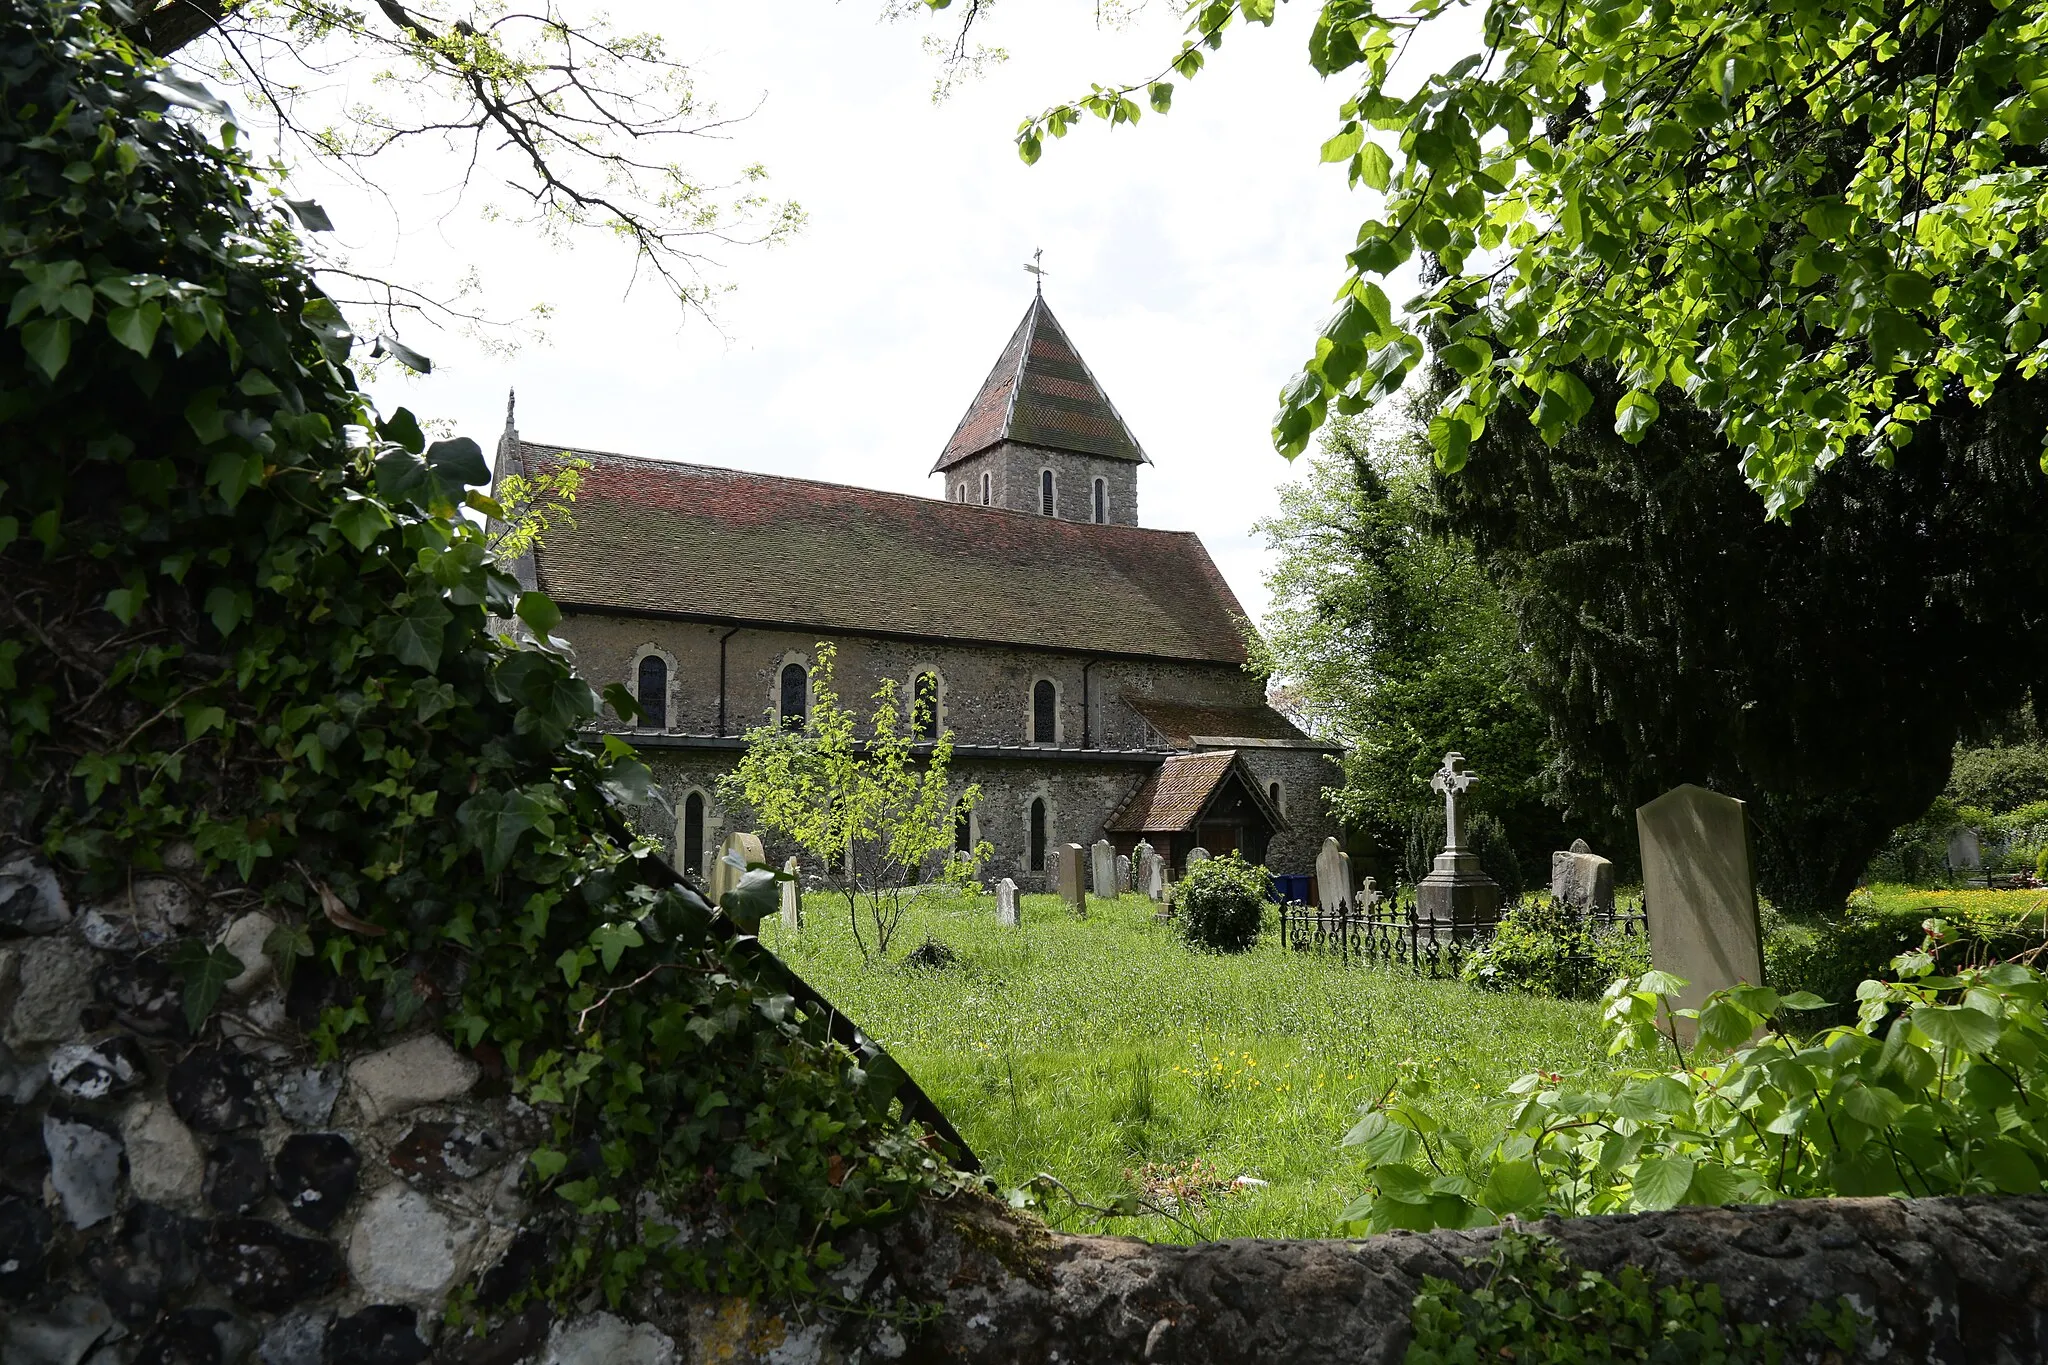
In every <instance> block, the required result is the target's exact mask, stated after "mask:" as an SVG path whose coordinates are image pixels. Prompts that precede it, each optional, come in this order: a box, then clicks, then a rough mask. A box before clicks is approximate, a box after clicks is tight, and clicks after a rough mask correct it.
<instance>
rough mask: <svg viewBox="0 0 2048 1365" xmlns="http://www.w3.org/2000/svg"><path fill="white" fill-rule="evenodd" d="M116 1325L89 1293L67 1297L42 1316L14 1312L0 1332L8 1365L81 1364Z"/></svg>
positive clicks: (0, 1355) (1, 1354)
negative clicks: (86, 1355)
mask: <svg viewBox="0 0 2048 1365" xmlns="http://www.w3.org/2000/svg"><path fill="white" fill-rule="evenodd" d="M113 1326H114V1315H113V1313H112V1312H111V1311H110V1310H109V1309H108V1308H107V1306H106V1305H105V1304H103V1303H101V1302H100V1301H99V1300H98V1299H95V1298H93V1297H91V1296H90V1295H87V1294H72V1295H68V1296H66V1297H65V1298H64V1299H62V1300H61V1301H60V1302H58V1304H57V1305H56V1306H55V1307H53V1308H51V1309H49V1310H47V1311H45V1312H41V1313H11V1314H9V1315H8V1317H7V1319H6V1326H5V1328H4V1329H0V1359H4V1360H5V1361H6V1365H78V1362H79V1361H81V1360H83V1359H85V1353H86V1352H87V1351H90V1350H91V1349H92V1348H93V1346H94V1345H95V1344H96V1343H97V1342H98V1341H99V1339H100V1338H101V1337H103V1336H105V1335H106V1334H107V1333H108V1332H109V1331H110V1330H112V1328H113Z"/></svg>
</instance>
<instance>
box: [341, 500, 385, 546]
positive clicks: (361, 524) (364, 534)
mask: <svg viewBox="0 0 2048 1365" xmlns="http://www.w3.org/2000/svg"><path fill="white" fill-rule="evenodd" d="M333 521H334V529H335V530H337V531H339V532H341V534H342V538H343V539H344V540H346V541H348V543H349V544H351V545H353V546H355V547H356V549H357V550H367V549H369V548H370V546H371V545H373V544H375V543H376V540H377V537H378V536H380V535H382V534H384V532H385V531H386V530H388V529H389V528H390V526H391V514H390V513H389V512H386V511H385V510H384V509H383V507H381V506H380V505H378V504H377V503H376V502H374V501H372V500H371V499H369V498H350V499H349V500H348V501H347V502H344V503H343V504H342V505H341V506H340V508H338V509H337V510H336V511H335V513H334V517H333Z"/></svg>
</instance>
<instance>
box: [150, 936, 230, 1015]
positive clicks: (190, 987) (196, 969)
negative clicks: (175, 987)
mask: <svg viewBox="0 0 2048 1365" xmlns="http://www.w3.org/2000/svg"><path fill="white" fill-rule="evenodd" d="M168 965H169V966H170V969H171V970H172V971H173V972H176V973H177V975H178V981H179V984H180V985H181V987H182V988H183V989H182V991H181V994H182V995H183V996H184V1000H185V1023H186V1024H187V1025H188V1026H189V1027H190V1028H191V1030H192V1032H193V1033H195V1034H196V1033H198V1032H199V1030H200V1029H201V1028H203V1027H204V1026H205V1024H206V1019H207V1016H208V1015H210V1014H212V1013H213V1007H214V1006H215V1005H216V1004H218V1003H219V1001H220V996H221V992H222V991H224V990H226V989H227V984H228V982H230V981H232V980H234V979H235V978H236V977H238V976H240V975H241V974H242V973H243V972H244V971H246V970H247V968H246V967H244V966H243V964H242V959H240V958H238V957H236V956H235V955H234V954H233V953H231V952H229V951H228V950H227V949H226V948H208V947H207V946H206V945H205V944H204V943H202V942H200V941H199V940H198V939H196V938H186V939H180V940H178V943H177V945H176V946H175V947H173V948H172V949H171V954H170V957H169V959H168Z"/></svg>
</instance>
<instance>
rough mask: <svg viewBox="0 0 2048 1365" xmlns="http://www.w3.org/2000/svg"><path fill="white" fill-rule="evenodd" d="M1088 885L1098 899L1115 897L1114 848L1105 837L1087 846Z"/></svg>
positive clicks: (1112, 898)
mask: <svg viewBox="0 0 2048 1365" xmlns="http://www.w3.org/2000/svg"><path fill="white" fill-rule="evenodd" d="M1088 886H1089V889H1090V890H1091V891H1092V892H1093V893H1094V895H1095V897H1096V898H1097V899H1098V900H1106V901H1113V900H1115V899H1116V849H1115V847H1114V846H1112V845H1111V843H1110V842H1109V840H1107V839H1097V840H1096V841H1095V842H1094V843H1092V844H1090V845H1089V846H1088Z"/></svg>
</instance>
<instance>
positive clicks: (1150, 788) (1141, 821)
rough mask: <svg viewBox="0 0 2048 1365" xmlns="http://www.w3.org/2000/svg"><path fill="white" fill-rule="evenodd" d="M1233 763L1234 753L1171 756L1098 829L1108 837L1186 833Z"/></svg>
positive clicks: (1230, 750) (1222, 751)
mask: <svg viewBox="0 0 2048 1365" xmlns="http://www.w3.org/2000/svg"><path fill="white" fill-rule="evenodd" d="M1236 762H1237V751H1236V750H1235V749H1210V750H1207V751H1205V752H1203V753H1198V754H1175V755H1174V756H1173V757H1172V758H1169V759H1167V760H1166V761H1165V762H1164V763H1162V764H1160V765H1159V767H1158V768H1157V769H1156V770H1154V771H1153V772H1152V773H1150V774H1149V775H1147V777H1146V778H1145V780H1144V781H1143V782H1141V783H1139V784H1138V789H1137V790H1136V791H1134V792H1132V793H1131V795H1130V798H1129V799H1128V800H1126V801H1125V802H1124V804H1123V807H1122V808H1121V809H1120V810H1118V811H1117V813H1116V814H1114V815H1112V816H1110V817H1109V819H1107V820H1105V821H1104V822H1103V825H1102V827H1103V828H1104V829H1105V830H1108V831H1109V832H1110V833H1112V834H1152V833H1164V832H1168V831H1174V830H1183V829H1186V828H1187V827H1188V826H1190V825H1192V824H1194V823H1195V819H1196V817H1198V816H1200V815H1201V813H1202V807H1204V806H1206V805H1208V804H1209V798H1210V797H1212V796H1214V795H1215V794H1216V789H1217V788H1218V787H1219V786H1221V785H1222V784H1223V779H1224V778H1225V777H1227V776H1229V774H1230V770H1231V768H1232V766H1234V765H1235V764H1236Z"/></svg>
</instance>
